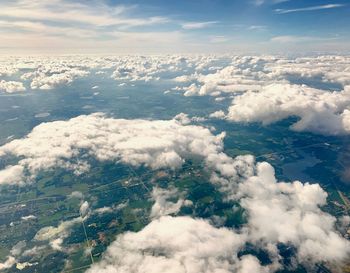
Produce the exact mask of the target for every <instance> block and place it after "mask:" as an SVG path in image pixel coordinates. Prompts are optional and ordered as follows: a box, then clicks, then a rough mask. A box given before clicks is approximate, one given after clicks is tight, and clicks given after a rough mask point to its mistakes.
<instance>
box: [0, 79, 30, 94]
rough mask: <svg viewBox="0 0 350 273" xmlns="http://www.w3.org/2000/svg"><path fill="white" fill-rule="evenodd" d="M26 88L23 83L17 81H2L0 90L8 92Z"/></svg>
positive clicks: (20, 90)
mask: <svg viewBox="0 0 350 273" xmlns="http://www.w3.org/2000/svg"><path fill="white" fill-rule="evenodd" d="M25 90H26V88H25V87H24V86H23V83H21V82H16V81H5V80H2V81H0V91H3V92H6V93H15V92H22V91H25Z"/></svg>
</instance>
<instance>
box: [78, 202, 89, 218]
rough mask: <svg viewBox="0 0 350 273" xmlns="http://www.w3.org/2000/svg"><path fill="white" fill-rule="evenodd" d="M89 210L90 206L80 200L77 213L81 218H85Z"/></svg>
mask: <svg viewBox="0 0 350 273" xmlns="http://www.w3.org/2000/svg"><path fill="white" fill-rule="evenodd" d="M89 211H90V206H89V203H88V202H87V201H84V202H82V204H81V205H80V208H79V213H80V216H81V217H82V218H85V217H86V216H87V215H88V213H89Z"/></svg>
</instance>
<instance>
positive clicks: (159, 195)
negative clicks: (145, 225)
mask: <svg viewBox="0 0 350 273" xmlns="http://www.w3.org/2000/svg"><path fill="white" fill-rule="evenodd" d="M174 198H177V199H178V200H177V201H176V202H172V201H169V199H174ZM152 199H154V201H155V203H154V204H153V206H152V209H151V215H150V216H151V218H157V217H160V216H164V215H169V214H177V213H178V212H179V211H180V209H181V207H182V206H184V205H190V204H191V201H189V200H184V199H183V198H179V193H178V192H177V190H176V189H175V188H170V189H162V188H158V187H154V188H153V190H152Z"/></svg>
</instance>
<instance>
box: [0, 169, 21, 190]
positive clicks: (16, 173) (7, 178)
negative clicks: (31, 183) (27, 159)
mask: <svg viewBox="0 0 350 273" xmlns="http://www.w3.org/2000/svg"><path fill="white" fill-rule="evenodd" d="M23 171H24V168H23V166H20V165H15V166H7V167H6V168H5V169H3V170H0V185H1V184H21V183H22V181H23V179H24V176H23Z"/></svg>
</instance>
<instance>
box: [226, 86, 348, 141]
mask: <svg viewBox="0 0 350 273" xmlns="http://www.w3.org/2000/svg"><path fill="white" fill-rule="evenodd" d="M348 107H350V89H349V88H345V90H343V91H339V92H338V91H334V92H329V91H322V90H318V89H314V88H310V87H306V86H302V85H290V84H273V85H269V86H266V87H264V88H263V90H261V91H260V92H246V93H244V94H242V95H240V96H237V97H235V99H234V100H233V104H232V106H230V107H229V112H228V114H227V119H229V120H232V121H236V122H262V123H263V124H270V123H272V122H276V121H279V120H282V119H285V118H287V117H290V116H297V117H300V120H299V121H298V122H296V123H295V124H293V125H292V129H294V130H296V131H311V132H315V133H321V134H326V135H339V134H348V133H349V132H350V131H349V128H350V126H349V124H350V121H349V118H350V114H349V113H350V112H349V110H348V109H347V108H348Z"/></svg>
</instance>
